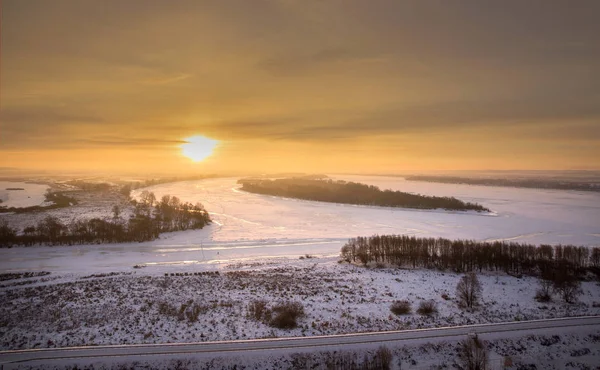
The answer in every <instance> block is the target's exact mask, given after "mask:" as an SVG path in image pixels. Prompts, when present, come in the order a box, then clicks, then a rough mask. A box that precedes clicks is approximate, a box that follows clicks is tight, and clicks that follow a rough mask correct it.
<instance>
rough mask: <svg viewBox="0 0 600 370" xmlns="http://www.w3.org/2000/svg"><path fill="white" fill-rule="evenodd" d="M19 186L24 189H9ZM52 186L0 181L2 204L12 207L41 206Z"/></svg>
mask: <svg viewBox="0 0 600 370" xmlns="http://www.w3.org/2000/svg"><path fill="white" fill-rule="evenodd" d="M9 188H17V189H23V190H8V189H9ZM49 188H50V187H49V186H48V185H44V184H32V183H29V182H17V181H0V199H1V200H2V203H0V206H5V207H7V208H10V207H17V208H22V207H31V206H39V205H41V204H43V203H44V202H45V200H46V197H45V196H44V195H45V194H46V191H47V190H48V189H49Z"/></svg>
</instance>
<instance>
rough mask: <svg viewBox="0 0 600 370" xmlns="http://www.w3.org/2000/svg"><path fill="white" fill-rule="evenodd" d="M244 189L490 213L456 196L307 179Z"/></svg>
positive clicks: (252, 182) (260, 182) (253, 182)
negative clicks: (431, 194) (415, 192)
mask: <svg viewBox="0 0 600 370" xmlns="http://www.w3.org/2000/svg"><path fill="white" fill-rule="evenodd" d="M238 184H241V185H242V188H241V190H244V191H247V192H250V193H256V194H266V195H275V196H281V197H287V198H296V199H304V200H312V201H319V202H329V203H345V204H357V205H368V206H380V207H401V208H416V209H445V210H452V211H477V212H490V210H489V209H487V208H485V207H484V206H482V205H480V204H477V203H470V202H464V201H462V200H459V199H456V198H454V197H436V196H428V195H420V194H411V193H405V192H402V191H394V190H381V189H379V188H378V187H377V186H373V185H366V184H361V183H356V182H347V181H342V180H339V181H333V180H330V179H329V180H314V179H306V178H287V179H275V180H268V179H252V178H248V179H240V180H239V181H238Z"/></svg>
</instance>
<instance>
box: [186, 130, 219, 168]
mask: <svg viewBox="0 0 600 370" xmlns="http://www.w3.org/2000/svg"><path fill="white" fill-rule="evenodd" d="M184 141H185V144H181V152H182V153H183V155H184V156H186V157H188V158H189V159H191V160H192V161H194V162H199V161H202V160H204V159H206V158H208V157H209V156H210V155H211V154H213V150H214V149H215V147H216V146H217V144H218V143H219V142H218V141H217V140H213V139H209V138H207V137H204V136H192V137H188V138H187V139H185V140H184Z"/></svg>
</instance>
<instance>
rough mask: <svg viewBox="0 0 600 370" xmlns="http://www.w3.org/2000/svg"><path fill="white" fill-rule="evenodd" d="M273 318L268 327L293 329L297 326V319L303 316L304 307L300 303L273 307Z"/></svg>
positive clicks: (288, 303)
mask: <svg viewBox="0 0 600 370" xmlns="http://www.w3.org/2000/svg"><path fill="white" fill-rule="evenodd" d="M273 313H274V314H275V316H273V318H271V321H270V322H269V325H270V326H272V327H275V328H278V329H294V328H295V327H297V326H298V321H297V320H298V318H300V317H303V316H304V306H303V305H302V303H300V302H287V303H281V304H278V305H276V306H274V307H273Z"/></svg>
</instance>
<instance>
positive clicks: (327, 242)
mask: <svg viewBox="0 0 600 370" xmlns="http://www.w3.org/2000/svg"><path fill="white" fill-rule="evenodd" d="M335 178H338V179H346V180H350V181H357V182H362V183H367V184H373V185H377V186H379V187H381V188H382V189H387V188H391V189H394V190H402V191H408V192H415V193H421V194H427V195H438V196H455V197H457V198H459V199H462V200H466V201H471V202H478V203H481V204H483V205H484V206H486V207H488V208H490V209H491V210H492V211H493V213H492V214H491V215H490V214H486V213H476V212H449V211H444V210H412V209H400V208H382V207H368V206H354V205H342V204H332V203H321V202H310V201H303V200H295V199H284V198H278V197H273V196H268V195H258V194H251V193H247V192H243V191H241V190H239V185H237V184H236V181H237V179H236V178H224V179H223V178H221V179H208V180H199V181H185V182H177V183H168V184H161V185H156V186H152V187H149V188H146V189H147V190H150V191H153V192H154V193H155V194H156V196H157V198H159V199H160V197H161V196H162V195H165V194H170V195H175V196H177V197H179V198H181V199H182V200H183V201H190V202H201V203H202V204H204V206H205V207H206V209H207V210H208V211H209V212H210V214H211V217H212V218H213V220H214V223H213V224H212V225H210V226H209V227H206V228H204V229H202V230H191V231H184V232H178V233H170V234H164V235H162V236H161V238H160V239H159V240H155V241H151V242H145V243H130V244H113V245H87V246H75V247H30V248H12V249H3V250H0V257H1V258H0V268H1V269H3V270H4V271H15V270H49V271H64V272H69V271H90V270H99V271H121V270H125V269H129V268H130V267H131V266H133V265H135V264H150V265H160V264H178V263H179V264H196V263H208V264H219V263H224V262H227V261H231V260H242V261H243V260H248V259H261V258H273V257H291V258H298V256H300V255H304V254H314V255H318V256H333V255H338V254H339V251H340V248H341V247H342V245H343V244H344V243H345V242H346V240H347V239H348V238H351V237H355V236H370V235H373V234H408V235H417V236H431V237H444V238H450V239H454V238H464V239H476V240H510V241H517V242H527V243H534V244H540V243H549V244H575V245H588V246H596V245H599V244H600V222H598V220H600V193H593V192H576V191H561V190H540V189H519V188H506V187H487V186H473V185H454V184H436V183H427V182H414V181H405V180H404V179H402V178H397V177H377V176H335ZM141 191H142V189H138V190H136V191H135V192H134V193H133V195H134V196H136V195H139V193H140V192H141ZM67 210H68V209H65V211H64V212H67ZM55 212H58V213H59V212H61V210H55ZM70 217H71V216H70Z"/></svg>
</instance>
